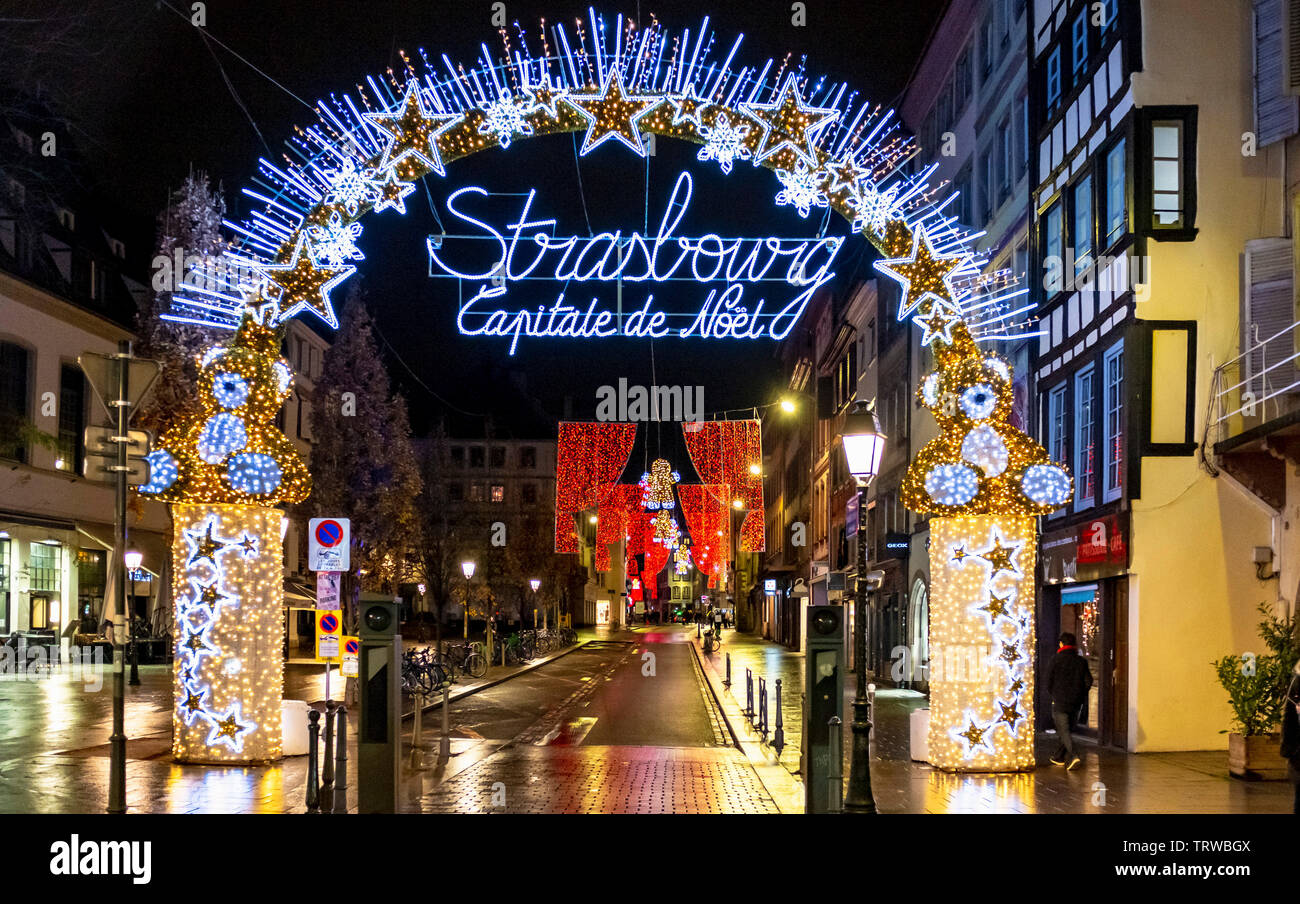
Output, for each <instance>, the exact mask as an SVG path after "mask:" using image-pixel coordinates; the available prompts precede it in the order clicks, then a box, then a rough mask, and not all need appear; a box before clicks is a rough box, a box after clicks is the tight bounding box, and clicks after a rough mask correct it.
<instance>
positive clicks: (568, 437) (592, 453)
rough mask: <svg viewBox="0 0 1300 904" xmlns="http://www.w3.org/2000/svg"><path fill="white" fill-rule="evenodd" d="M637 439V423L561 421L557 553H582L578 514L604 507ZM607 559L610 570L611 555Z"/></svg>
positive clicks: (557, 494) (557, 463)
mask: <svg viewBox="0 0 1300 904" xmlns="http://www.w3.org/2000/svg"><path fill="white" fill-rule="evenodd" d="M635 439H636V425H635V424H621V423H592V422H578V421H561V422H560V435H559V447H558V449H557V450H556V459H555V551H556V552H564V553H576V552H578V535H577V533H576V532H575V531H574V529H573V516H574V514H576V513H577V512H581V511H583V510H584V509H589V508H597V509H598V508H599V507H600V504H601V502H602V501H603V500H604V499H605V498H606V497H607V496H608V495H609V493H610V492H611V491H612V489H613V487H614V482H615V481H616V480H618V478H619V475H620V474H622V473H623V468H624V467H625V466H626V465H627V459H628V456H630V455H631V454H632V443H633V442H634V441H635ZM597 529H598V530H599V522H598V528H597ZM605 558H606V567H608V559H609V555H608V553H606V556H605Z"/></svg>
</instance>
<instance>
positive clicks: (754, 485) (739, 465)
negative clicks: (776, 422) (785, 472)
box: [682, 420, 766, 552]
mask: <svg viewBox="0 0 1300 904" xmlns="http://www.w3.org/2000/svg"><path fill="white" fill-rule="evenodd" d="M682 436H683V437H684V438H685V440H686V451H687V452H689V453H690V456H691V463H692V464H693V465H695V471H696V473H697V474H699V475H700V480H701V481H703V482H704V483H705V484H706V485H708V486H709V487H710V489H709V492H710V494H712V495H714V496H715V498H720V499H721V501H722V502H723V503H724V504H725V505H731V504H732V502H733V501H734V500H736V499H739V500H740V501H741V502H742V503H744V506H745V520H744V522H743V523H742V524H741V526H740V550H741V551H742V552H762V551H763V550H764V548H765V545H766V534H765V527H764V519H765V517H766V516H765V514H764V510H763V474H762V470H761V469H762V466H763V435H762V429H761V427H760V425H759V422H758V421H756V420H744V421H699V422H692V423H685V424H682ZM751 469H758V470H759V473H757V474H755V473H753V470H751ZM714 487H718V488H721V493H717V492H716V491H715V489H714Z"/></svg>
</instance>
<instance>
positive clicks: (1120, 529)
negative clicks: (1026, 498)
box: [1037, 513, 1129, 748]
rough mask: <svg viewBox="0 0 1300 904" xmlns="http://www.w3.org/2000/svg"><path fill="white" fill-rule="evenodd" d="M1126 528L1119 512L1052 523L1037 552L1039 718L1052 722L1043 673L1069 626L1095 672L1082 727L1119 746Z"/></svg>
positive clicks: (1124, 719) (1124, 722) (1122, 734)
mask: <svg viewBox="0 0 1300 904" xmlns="http://www.w3.org/2000/svg"><path fill="white" fill-rule="evenodd" d="M1128 528H1129V525H1128V517H1127V515H1126V514H1125V513H1120V514H1114V515H1106V516H1104V517H1100V518H1092V519H1089V520H1087V521H1084V522H1082V523H1080V524H1077V525H1074V526H1071V527H1066V528H1061V529H1059V530H1055V531H1050V532H1047V533H1044V534H1043V537H1042V541H1041V544H1042V551H1041V555H1040V556H1039V568H1040V594H1039V611H1038V677H1039V680H1038V682H1037V687H1038V701H1037V711H1038V720H1039V726H1040V727H1041V728H1047V727H1050V726H1051V701H1050V700H1049V699H1048V698H1047V691H1046V686H1045V682H1044V680H1043V679H1044V678H1045V677H1046V674H1047V666H1048V663H1050V662H1051V658H1052V656H1054V655H1055V654H1056V651H1057V646H1058V638H1059V637H1060V635H1061V633H1062V632H1065V631H1068V632H1070V633H1071V634H1073V635H1074V636H1075V638H1076V639H1077V641H1078V650H1079V653H1080V654H1081V655H1082V656H1083V657H1084V658H1085V659H1086V660H1087V661H1088V668H1089V669H1090V670H1091V672H1092V676H1093V685H1092V690H1091V691H1090V692H1089V695H1088V700H1087V702H1086V703H1085V704H1084V706H1083V709H1082V711H1081V713H1080V714H1079V720H1078V726H1079V727H1078V731H1079V733H1080V734H1084V735H1089V736H1091V737H1094V738H1096V739H1097V742H1098V743H1099V744H1104V745H1107V746H1115V747H1120V748H1125V747H1127V744H1128V674H1127V671H1128V666H1127V664H1128V642H1129V638H1128V564H1129V558H1128V547H1129V543H1128V534H1129V529H1128Z"/></svg>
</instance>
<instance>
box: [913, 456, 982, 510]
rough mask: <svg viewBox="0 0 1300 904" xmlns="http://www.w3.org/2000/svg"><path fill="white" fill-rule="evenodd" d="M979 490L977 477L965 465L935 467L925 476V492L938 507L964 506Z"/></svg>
mask: <svg viewBox="0 0 1300 904" xmlns="http://www.w3.org/2000/svg"><path fill="white" fill-rule="evenodd" d="M979 489H980V479H979V477H978V476H977V475H976V474H975V472H974V471H972V470H971V469H970V468H968V467H966V466H965V465H936V466H935V467H933V468H931V469H930V473H929V474H926V475H925V491H926V492H927V493H929V494H930V498H931V499H933V500H934V501H935V502H938V503H939V504H940V505H965V504H966V503H968V502H970V501H971V500H972V499H974V498H975V494H976V493H978V492H979Z"/></svg>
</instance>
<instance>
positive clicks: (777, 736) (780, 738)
mask: <svg viewBox="0 0 1300 904" xmlns="http://www.w3.org/2000/svg"><path fill="white" fill-rule="evenodd" d="M784 726H785V722H784V720H782V718H781V679H780V678H778V679H776V731H775V732H774V733H773V734H772V746H773V747H775V748H776V755H777V756H778V757H779V756H780V755H781V751H782V750H784V749H785V727H784Z"/></svg>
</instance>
